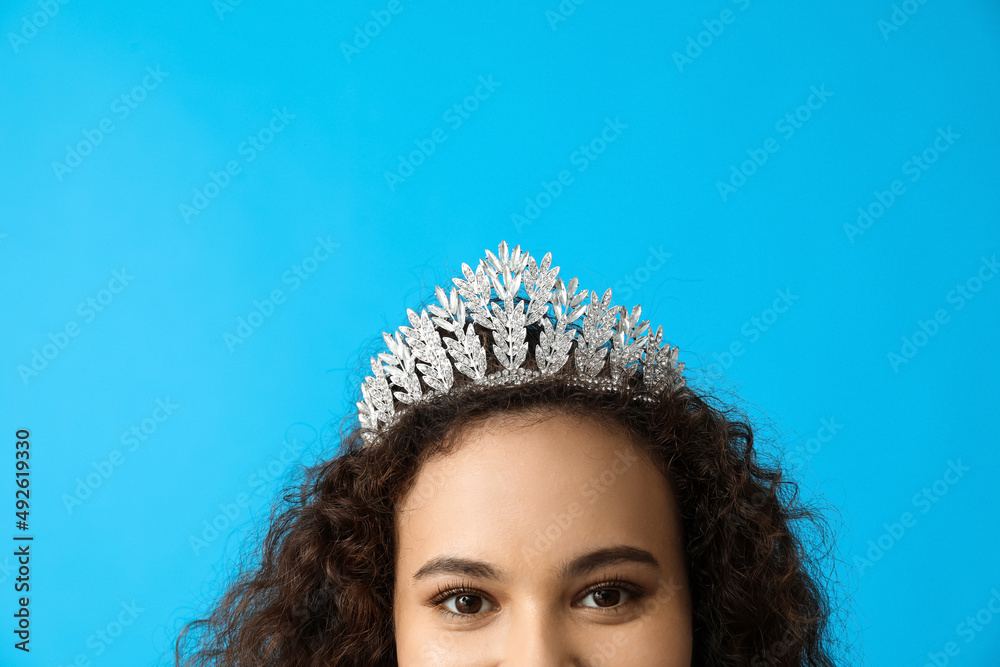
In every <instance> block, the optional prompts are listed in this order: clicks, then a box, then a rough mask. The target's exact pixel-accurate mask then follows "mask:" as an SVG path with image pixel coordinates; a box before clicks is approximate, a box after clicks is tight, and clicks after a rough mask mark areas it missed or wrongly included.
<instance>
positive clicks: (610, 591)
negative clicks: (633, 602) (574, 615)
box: [580, 588, 632, 608]
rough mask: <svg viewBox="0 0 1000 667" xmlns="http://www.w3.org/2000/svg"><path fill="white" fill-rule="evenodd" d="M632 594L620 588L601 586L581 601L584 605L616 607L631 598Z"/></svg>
mask: <svg viewBox="0 0 1000 667" xmlns="http://www.w3.org/2000/svg"><path fill="white" fill-rule="evenodd" d="M631 596H632V594H631V593H629V592H628V591H625V590H622V589H620V588H599V589H597V590H596V591H591V592H590V593H587V595H585V596H584V598H583V599H582V600H581V601H580V604H581V606H584V607H597V608H602V607H615V606H617V605H619V604H622V603H623V602H627V601H628V600H630V599H631Z"/></svg>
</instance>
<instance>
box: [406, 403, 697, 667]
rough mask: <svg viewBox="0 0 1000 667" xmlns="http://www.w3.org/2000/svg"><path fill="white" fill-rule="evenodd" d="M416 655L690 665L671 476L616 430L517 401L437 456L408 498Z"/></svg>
mask: <svg viewBox="0 0 1000 667" xmlns="http://www.w3.org/2000/svg"><path fill="white" fill-rule="evenodd" d="M396 531H397V544H398V554H397V558H396V568H395V582H396V583H395V594H394V609H393V617H394V623H395V634H396V650H397V655H398V664H399V665H401V666H403V667H424V666H429V665H456V666H457V665H462V666H463V667H498V666H500V665H503V666H515V665H516V666H517V667H542V666H543V665H544V666H546V667H557V666H558V667H563V666H566V667H569V666H577V667H598V666H610V665H628V666H629V667H654V666H655V667H689V666H690V664H691V650H692V649H691V647H692V636H691V632H692V628H691V599H690V590H689V587H688V582H687V577H686V574H685V567H684V549H683V545H684V542H683V534H682V526H681V523H680V514H679V511H678V508H677V503H676V500H675V498H674V494H673V492H672V490H671V486H670V482H669V481H668V480H667V478H665V477H664V476H663V475H662V474H661V473H660V472H659V471H658V470H656V468H654V467H653V465H652V464H651V463H650V462H649V461H648V459H647V458H646V457H645V456H644V455H643V453H642V452H641V450H640V449H639V448H638V447H636V446H635V445H634V444H633V443H632V442H631V441H630V440H629V439H628V438H627V437H626V436H625V434H624V432H621V431H618V430H616V429H609V428H608V427H603V426H601V425H600V424H598V423H597V422H596V421H593V420H590V419H587V418H580V417H576V416H569V415H564V414H549V415H547V416H540V415H538V414H535V415H522V416H515V415H511V414H506V415H504V416H503V417H502V418H501V419H493V420H490V421H489V422H487V423H485V424H483V425H480V426H476V427H474V428H471V429H467V430H466V432H465V433H464V434H462V436H461V438H460V442H459V446H458V447H457V448H456V450H455V451H453V452H452V453H450V454H447V455H444V456H440V457H437V458H434V459H432V460H430V461H428V462H426V463H425V464H424V465H423V466H422V467H421V469H420V471H419V472H418V475H417V479H416V483H415V485H414V488H413V490H412V491H411V492H410V493H409V494H408V495H407V497H406V498H404V500H403V502H402V503H400V506H399V508H398V510H397V516H396Z"/></svg>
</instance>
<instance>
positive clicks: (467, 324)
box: [357, 241, 684, 441]
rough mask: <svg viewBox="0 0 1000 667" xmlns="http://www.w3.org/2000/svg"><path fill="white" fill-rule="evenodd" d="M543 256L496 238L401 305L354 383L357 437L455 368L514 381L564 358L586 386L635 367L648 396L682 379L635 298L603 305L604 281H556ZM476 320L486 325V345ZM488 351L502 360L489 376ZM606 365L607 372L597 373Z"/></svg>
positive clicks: (476, 379)
mask: <svg viewBox="0 0 1000 667" xmlns="http://www.w3.org/2000/svg"><path fill="white" fill-rule="evenodd" d="M551 264H552V253H548V254H546V255H545V257H543V258H542V261H541V262H537V261H536V260H535V258H534V257H532V256H530V255H529V254H528V253H526V252H522V251H521V247H520V246H515V247H514V250H513V251H510V250H509V249H508V247H507V243H506V241H504V242H501V243H500V247H499V248H498V252H497V253H496V254H494V253H493V252H491V251H489V250H487V251H486V258H485V259H481V260H479V265H478V266H477V267H476V269H475V271H473V270H472V268H471V267H470V266H469V265H468V264H463V265H462V274H463V277H462V278H454V279H453V282H454V283H455V287H453V288H451V291H450V292H448V293H446V292H445V291H444V289H442V288H441V287H436V288H435V295H436V296H437V300H438V303H437V304H435V305H431V306H429V307H428V308H427V309H425V310H421V312H420V314H419V315H418V314H417V313H415V312H414V311H413V310H407V311H406V314H407V317H408V319H409V321H410V326H402V327H400V328H399V330H398V331H396V332H395V333H393V335H392V336H390V335H389V334H387V333H383V334H382V337H383V339H384V340H385V344H386V347H387V348H388V349H387V350H386V351H385V352H380V353H379V354H378V356H376V357H372V358H371V367H372V375H371V376H368V377H366V378H365V381H364V383H362V385H361V394H362V397H363V399H364V400H363V401H362V402H359V403H358V404H357V405H358V419H359V422H360V424H361V426H362V429H363V431H362V432H363V434H364V436H365V438H366V439H367V440H369V441H371V439H372V438H373V434H374V433H375V432H376V431H378V429H380V428H382V427H384V426H387V425H390V424H392V423H393V422H394V421H395V419H396V414H397V411H398V410H403V409H405V405H406V404H413V403H416V402H418V401H420V400H422V399H424V398H425V397H431V396H434V395H436V394H441V393H445V392H448V391H449V390H451V389H452V386H453V385H454V381H455V373H456V372H457V373H461V374H463V375H465V376H467V377H469V378H471V379H472V380H473V384H474V385H517V384H523V383H525V382H530V381H531V380H533V379H536V378H538V377H543V376H546V375H551V374H553V373H556V372H557V371H559V370H560V369H562V368H563V367H564V366H566V365H567V364H568V363H571V364H572V365H571V368H572V371H573V373H571V374H570V375H569V376H567V379H568V380H570V381H573V382H575V383H581V384H585V385H587V386H592V387H599V388H603V389H608V390H613V389H614V388H615V387H617V386H619V383H620V382H621V381H622V380H624V379H625V378H627V377H629V376H631V375H633V374H635V373H636V372H637V371H640V370H641V371H642V382H643V387H644V389H645V391H646V393H647V394H648V395H650V396H655V395H657V394H659V393H661V392H663V391H665V390H666V391H672V390H674V389H677V388H679V387H683V386H684V378H683V376H682V375H681V372H682V371H683V370H684V364H683V363H680V364H678V363H677V348H675V347H671V346H670V345H668V344H665V343H663V327H658V328H657V330H656V334H655V335H653V334H652V333H651V332H650V331H649V322H648V321H639V315H640V314H641V312H642V309H641V308H640V307H639V306H635V307H634V308H632V310H631V311H629V310H627V309H626V308H624V307H623V306H612V305H611V290H610V289H608V290H607V291H605V292H604V295H603V296H602V297H601V298H598V296H597V293H596V292H588V291H587V290H582V291H580V292H577V279H576V278H573V279H572V280H570V281H569V282H568V283H564V282H563V281H562V280H561V279H559V278H557V277H556V276H557V275H558V273H559V267H557V266H555V267H553V266H551ZM428 311H429V312H428ZM476 324H478V325H480V326H481V327H484V328H486V329H489V330H490V331H491V332H492V334H493V336H492V337H493V345H492V348H491V349H489V350H487V349H486V348H485V347H484V345H483V343H482V341H481V339H480V337H479V335H477V334H476V331H475V326H474V325H476ZM534 324H539V325H540V326H541V331H540V333H539V342H538V344H537V345H536V347H535V350H534V356H535V361H536V365H537V366H538V369H539V370H537V371H536V370H532V369H527V368H522V365H523V364H524V361H525V359H526V358H527V355H528V341H527V332H528V327H529V326H531V325H534ZM487 354H491V355H492V356H493V358H494V359H495V360H496V361H497V362H499V364H500V366H501V369H500V370H499V371H497V372H495V373H492V374H489V375H487V373H486V369H487ZM571 357H572V362H570V358H571ZM605 368H607V369H608V373H607V375H606V377H599V376H600V375H601V373H602V371H604V370H605ZM418 371H419V373H418Z"/></svg>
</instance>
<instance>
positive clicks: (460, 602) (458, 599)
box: [441, 593, 493, 615]
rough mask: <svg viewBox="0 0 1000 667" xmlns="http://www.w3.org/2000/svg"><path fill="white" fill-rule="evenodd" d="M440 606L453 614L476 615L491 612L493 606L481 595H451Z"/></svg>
mask: <svg viewBox="0 0 1000 667" xmlns="http://www.w3.org/2000/svg"><path fill="white" fill-rule="evenodd" d="M441 606H443V607H444V608H445V609H447V610H448V611H450V612H451V613H453V614H462V615H470V614H478V613H480V612H484V611H493V604H492V603H491V602H490V601H489V600H487V599H486V598H484V597H483V596H481V595H474V594H472V593H459V594H458V595H452V596H451V597H450V598H448V599H447V600H444V601H442V602H441Z"/></svg>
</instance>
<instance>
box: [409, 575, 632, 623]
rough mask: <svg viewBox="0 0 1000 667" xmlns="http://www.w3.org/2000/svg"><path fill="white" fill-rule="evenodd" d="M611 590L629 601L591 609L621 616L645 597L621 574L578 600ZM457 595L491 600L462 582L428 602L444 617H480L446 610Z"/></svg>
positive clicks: (441, 590)
mask: <svg viewBox="0 0 1000 667" xmlns="http://www.w3.org/2000/svg"><path fill="white" fill-rule="evenodd" d="M609 588H611V589H621V590H623V591H625V592H626V593H627V594H628V596H629V599H628V600H627V601H626V602H624V603H622V604H617V605H615V606H614V607H606V608H601V607H590V608H591V609H600V610H601V612H602V613H605V614H619V613H621V611H622V609H623V608H624V607H626V606H629V605H631V604H633V603H634V602H637V601H638V600H639V599H641V598H642V597H643V596H644V595H645V591H643V589H642V588H641V587H639V586H638V585H636V584H634V583H632V582H631V581H629V580H627V579H625V578H624V577H623V576H621V575H620V574H618V573H615V574H614V575H612V576H611V578H610V579H602V580H601V581H598V582H596V583H593V584H591V585H589V586H587V588H585V589H584V591H583V593H581V594H580V595H579V596H578V598H577V599H578V600H583V599H585V598H586V597H587V596H588V595H590V594H592V593H595V592H597V591H602V590H605V589H609ZM456 595H476V596H479V597H482V598H485V599H487V600H489V599H490V596H489V595H488V594H487V593H486V591H483V590H481V589H479V588H476V587H475V586H473V585H472V583H471V582H468V581H466V580H462V581H461V582H459V583H458V584H457V585H456V584H445V585H442V586H439V587H438V591H437V593H436V594H435V595H434V597H432V598H431V599H430V600H429V601H428V604H430V605H431V606H433V607H434V608H435V609H436V610H437V611H438V612H440V613H441V614H442V615H443V616H449V617H454V616H458V617H460V618H469V617H472V616H478V614H456V613H455V612H453V611H452V610H450V609H446V608H445V607H444V606H443V604H444V603H445V602H447V601H448V600H449V599H451V598H453V597H455V596H456Z"/></svg>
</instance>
